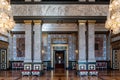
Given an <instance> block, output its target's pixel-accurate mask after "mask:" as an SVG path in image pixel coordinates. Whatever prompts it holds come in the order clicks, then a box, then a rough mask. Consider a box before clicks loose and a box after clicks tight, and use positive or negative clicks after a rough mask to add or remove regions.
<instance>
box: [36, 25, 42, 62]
mask: <svg viewBox="0 0 120 80" xmlns="http://www.w3.org/2000/svg"><path fill="white" fill-rule="evenodd" d="M34 29H35V34H34V62H41V54H42V51H41V49H42V48H41V47H42V26H41V24H35V25H34Z"/></svg>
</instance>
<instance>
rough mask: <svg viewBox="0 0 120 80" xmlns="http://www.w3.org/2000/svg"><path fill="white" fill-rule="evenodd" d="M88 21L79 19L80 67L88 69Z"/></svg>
mask: <svg viewBox="0 0 120 80" xmlns="http://www.w3.org/2000/svg"><path fill="white" fill-rule="evenodd" d="M85 31H86V21H85V20H84V21H82V20H79V34H78V39H79V50H78V51H79V58H78V59H79V60H78V65H79V66H78V69H79V70H80V69H86V37H85Z"/></svg>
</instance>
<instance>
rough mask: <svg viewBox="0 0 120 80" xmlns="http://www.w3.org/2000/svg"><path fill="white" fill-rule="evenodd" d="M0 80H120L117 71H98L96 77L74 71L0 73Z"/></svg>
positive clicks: (16, 71)
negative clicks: (33, 74)
mask: <svg viewBox="0 0 120 80" xmlns="http://www.w3.org/2000/svg"><path fill="white" fill-rule="evenodd" d="M0 80H120V71H119V70H114V71H113V70H109V71H107V70H103V71H99V75H98V76H82V77H81V76H78V75H76V74H75V71H67V70H53V71H45V72H44V74H43V75H42V76H39V77H38V76H21V71H18V70H14V71H0Z"/></svg>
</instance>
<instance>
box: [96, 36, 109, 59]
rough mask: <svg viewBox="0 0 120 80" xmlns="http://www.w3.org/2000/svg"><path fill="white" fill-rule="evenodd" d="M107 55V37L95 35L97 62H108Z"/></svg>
mask: <svg viewBox="0 0 120 80" xmlns="http://www.w3.org/2000/svg"><path fill="white" fill-rule="evenodd" d="M106 55H107V53H106V35H105V34H96V35H95V57H96V60H107V56H106Z"/></svg>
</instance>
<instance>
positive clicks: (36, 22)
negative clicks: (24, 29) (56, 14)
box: [33, 20, 42, 24]
mask: <svg viewBox="0 0 120 80" xmlns="http://www.w3.org/2000/svg"><path fill="white" fill-rule="evenodd" d="M33 22H34V24H41V23H42V20H33Z"/></svg>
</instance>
